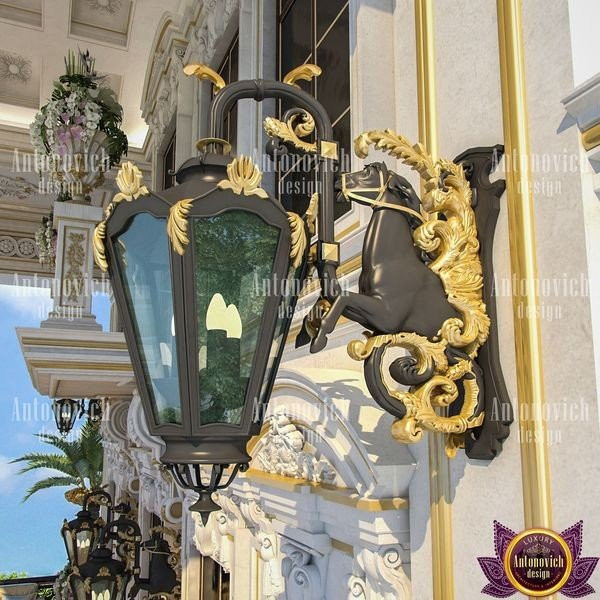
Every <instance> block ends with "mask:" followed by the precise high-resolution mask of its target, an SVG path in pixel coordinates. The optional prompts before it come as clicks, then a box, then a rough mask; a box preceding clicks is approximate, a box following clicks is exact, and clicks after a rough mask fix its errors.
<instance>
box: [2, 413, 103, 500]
mask: <svg viewBox="0 0 600 600" xmlns="http://www.w3.org/2000/svg"><path fill="white" fill-rule="evenodd" d="M37 437H38V438H39V439H40V440H41V441H43V442H45V443H47V444H49V445H51V446H53V447H54V448H56V449H57V450H59V451H60V453H48V454H46V453H43V452H31V453H29V454H25V455H24V456H21V457H19V458H16V459H14V460H13V461H11V462H13V463H27V464H26V465H25V466H24V467H23V468H22V469H21V470H20V471H19V473H27V472H29V471H34V470H36V469H53V470H55V471H58V472H59V473H62V475H60V476H55V477H48V478H46V479H43V480H41V481H38V482H37V483H36V484H34V485H33V486H32V487H31V488H30V489H29V490H28V491H27V493H26V495H25V498H24V500H27V499H28V498H30V497H31V495H32V494H35V493H36V492H37V491H39V490H43V489H46V488H49V487H54V486H61V485H75V486H78V487H88V485H87V482H89V487H90V488H98V487H100V485H101V483H102V462H103V455H104V449H103V447H102V436H101V434H100V426H99V424H94V423H91V422H89V421H88V422H87V423H86V424H85V425H84V426H83V427H82V428H81V431H80V434H79V437H78V439H76V440H73V441H68V440H66V439H64V438H62V437H59V436H57V435H53V434H46V433H44V434H38V436H37Z"/></svg>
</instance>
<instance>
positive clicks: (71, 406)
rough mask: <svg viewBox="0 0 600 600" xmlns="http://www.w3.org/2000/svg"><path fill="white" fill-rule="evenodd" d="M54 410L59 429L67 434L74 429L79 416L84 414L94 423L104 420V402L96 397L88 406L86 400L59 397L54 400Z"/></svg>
mask: <svg viewBox="0 0 600 600" xmlns="http://www.w3.org/2000/svg"><path fill="white" fill-rule="evenodd" d="M52 412H53V413H54V420H55V421H56V427H57V428H58V431H59V432H60V433H61V434H62V435H67V434H68V433H69V432H70V431H71V430H72V429H73V425H75V421H76V420H77V417H81V416H82V415H84V414H85V415H87V417H88V419H89V420H90V421H91V422H92V423H99V422H100V421H101V420H102V403H101V402H100V400H98V399H96V398H91V399H90V400H88V405H87V408H86V406H85V401H84V400H75V399H73V398H57V399H55V400H53V401H52Z"/></svg>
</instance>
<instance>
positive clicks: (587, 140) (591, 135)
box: [581, 123, 600, 150]
mask: <svg viewBox="0 0 600 600" xmlns="http://www.w3.org/2000/svg"><path fill="white" fill-rule="evenodd" d="M581 143H582V144H583V147H584V148H585V150H592V149H593V148H596V147H597V146H600V123H597V124H596V125H594V126H593V127H590V128H589V129H586V130H585V131H582V132H581Z"/></svg>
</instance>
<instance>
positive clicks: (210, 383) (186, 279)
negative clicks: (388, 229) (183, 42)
mask: <svg viewBox="0 0 600 600" xmlns="http://www.w3.org/2000/svg"><path fill="white" fill-rule="evenodd" d="M201 68H202V69H203V70H208V71H210V72H211V73H212V75H211V77H213V80H214V75H215V74H214V72H212V71H211V70H210V69H208V68H207V67H204V66H202V67H201ZM188 71H189V70H188ZM188 71H186V73H188V74H190V73H191V71H189V72H188ZM203 72H204V71H203ZM216 77H218V76H216ZM241 98H254V99H256V100H258V101H260V100H262V99H264V98H279V99H282V100H287V101H293V102H296V103H297V104H298V105H299V106H301V107H302V108H303V109H305V110H307V111H310V113H311V114H313V115H314V116H315V121H316V128H317V134H318V143H319V147H320V148H321V149H322V151H321V153H320V155H319V160H318V163H319V173H320V178H321V181H322V184H323V188H322V194H321V197H320V201H319V204H318V212H319V240H318V243H317V244H316V248H315V253H314V257H315V258H314V260H315V263H316V266H317V270H318V273H319V276H320V279H321V284H322V287H323V288H324V289H329V290H331V291H332V293H334V292H335V293H337V291H338V290H339V288H338V287H337V282H336V281H335V268H336V266H337V264H338V262H339V256H338V254H339V253H338V246H337V244H336V243H335V240H334V235H333V204H332V202H333V167H334V162H335V160H336V158H337V146H336V145H335V143H334V142H332V141H331V140H332V135H333V134H332V128H331V122H330V120H329V118H328V116H327V113H326V112H325V110H324V108H323V107H322V106H321V105H320V104H319V103H318V102H317V101H316V100H315V99H314V98H313V97H312V96H310V95H309V94H307V93H305V92H303V91H302V90H300V89H299V88H297V87H296V86H294V85H292V84H291V83H289V84H285V83H279V82H264V81H259V80H256V81H240V82H237V83H234V84H231V85H230V86H226V87H225V88H224V89H222V90H221V91H220V92H219V93H218V94H217V95H216V96H215V100H214V102H213V106H212V115H211V122H212V130H213V134H214V135H213V137H211V138H207V139H205V140H201V141H200V142H199V143H198V148H199V150H200V151H201V155H200V156H199V157H197V158H192V159H189V160H188V161H187V162H185V163H184V164H183V165H182V166H181V167H180V168H179V170H178V171H177V173H176V180H177V183H178V185H177V186H175V187H173V188H170V189H168V190H166V191H164V192H161V194H160V195H159V194H155V193H151V192H149V191H148V190H147V188H146V187H145V186H143V185H142V175H141V172H140V171H139V170H138V169H137V167H135V166H134V165H132V164H131V163H125V164H124V165H123V167H122V169H121V171H120V172H119V175H118V176H117V180H116V181H117V185H118V186H119V189H120V190H121V192H120V193H119V194H117V195H116V196H115V198H114V200H113V202H112V203H111V205H110V206H109V207H108V209H107V211H106V212H107V218H106V219H105V220H104V221H103V222H102V223H100V224H99V225H98V227H97V228H96V232H95V236H94V250H95V258H96V262H97V263H98V265H99V266H100V267H101V268H102V269H104V270H108V272H109V275H110V279H111V283H112V286H113V291H114V295H115V301H116V304H117V308H118V310H119V313H120V315H121V316H122V319H123V327H124V333H125V337H126V340H127V345H128V347H129V351H130V356H131V361H132V365H133V370H134V373H135V375H136V380H137V384H138V391H139V394H140V397H141V400H142V405H143V408H144V413H145V417H146V421H147V423H148V428H149V430H150V433H151V434H152V435H155V436H158V437H160V438H162V440H163V441H164V443H165V451H164V453H163V455H162V456H161V461H162V462H163V463H165V464H166V465H167V466H168V468H169V469H170V470H171V472H172V473H173V475H174V477H175V479H176V481H177V482H178V483H179V484H180V485H181V486H183V487H186V488H189V489H193V490H195V491H196V492H198V493H199V494H200V499H199V500H198V502H196V504H195V505H194V506H193V507H192V510H196V511H198V512H200V513H201V514H202V515H203V519H206V518H207V515H208V513H209V512H210V511H212V510H215V509H216V508H218V507H217V505H216V504H215V503H214V502H213V501H212V499H211V494H212V492H214V491H216V490H218V489H221V488H224V487H226V486H227V485H229V483H230V482H231V481H232V480H233V478H234V477H235V475H236V474H237V472H238V471H239V470H240V469H241V470H244V469H246V468H247V466H248V464H249V462H250V456H249V454H248V452H247V451H246V445H247V443H248V441H249V440H250V438H251V437H252V436H254V435H256V434H258V433H259V432H260V428H261V425H262V421H263V417H264V414H265V411H266V406H267V403H268V400H269V396H270V393H271V389H272V386H273V382H274V379H275V375H276V372H277V367H278V365H279V361H280V358H281V354H282V352H283V348H284V345H285V340H286V337H287V333H288V329H289V326H290V323H291V319H292V316H293V312H294V307H295V304H296V300H297V296H298V293H299V291H300V287H301V285H302V282H303V280H304V278H305V275H306V269H307V259H308V254H309V252H308V250H309V243H308V239H309V235H310V234H309V225H311V224H312V222H314V218H315V216H316V214H313V215H308V214H307V215H305V216H304V218H302V217H301V216H300V215H297V214H295V213H290V212H286V210H285V209H284V208H283V207H282V205H281V204H280V203H279V202H278V201H277V200H275V199H274V198H273V197H271V196H270V195H269V194H268V193H267V191H265V190H264V189H263V188H262V187H261V185H260V184H261V177H262V174H261V172H260V171H259V169H258V167H257V166H256V165H254V164H253V162H252V161H251V160H250V159H249V158H247V157H244V156H240V157H236V158H232V157H230V156H229V155H228V152H229V150H230V148H231V147H230V145H229V144H228V142H227V141H225V140H223V139H221V136H222V131H221V130H222V125H221V124H222V122H223V119H222V116H223V115H224V114H227V112H228V111H229V110H230V109H231V107H232V106H233V104H234V103H235V102H236V101H237V100H239V99H241ZM210 148H212V151H211V152H209V151H208V149H210ZM219 150H220V151H219ZM315 213H316V211H315Z"/></svg>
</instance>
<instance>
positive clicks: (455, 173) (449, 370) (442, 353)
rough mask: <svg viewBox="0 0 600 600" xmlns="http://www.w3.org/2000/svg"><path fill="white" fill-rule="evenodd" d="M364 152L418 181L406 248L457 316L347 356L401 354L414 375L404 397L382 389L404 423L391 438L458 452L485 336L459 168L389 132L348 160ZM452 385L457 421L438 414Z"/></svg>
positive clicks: (474, 422) (467, 190)
mask: <svg viewBox="0 0 600 600" xmlns="http://www.w3.org/2000/svg"><path fill="white" fill-rule="evenodd" d="M370 146H374V147H375V148H376V149H377V150H381V151H383V152H386V153H388V154H390V155H391V156H393V157H394V158H396V159H398V160H400V161H402V162H403V163H404V164H406V165H408V166H409V167H411V168H412V169H414V170H415V171H417V172H418V173H419V175H420V176H421V179H422V180H423V190H424V193H423V196H422V198H421V200H420V201H421V214H422V216H423V219H422V221H423V222H422V223H421V224H419V225H418V226H417V227H415V229H414V232H413V241H414V244H415V246H416V248H418V249H420V250H421V251H422V252H423V254H424V255H425V256H427V257H428V260H427V266H428V267H429V268H430V269H431V270H432V271H433V272H434V273H435V274H436V275H437V276H438V277H439V278H440V280H441V282H442V284H443V287H444V291H445V293H446V296H447V299H448V302H449V304H450V305H452V307H453V308H454V309H455V311H456V313H457V315H458V316H456V317H451V318H447V319H446V320H445V321H444V322H443V323H442V325H441V327H440V329H439V331H438V334H437V336H436V337H434V338H433V340H429V339H427V338H426V337H423V336H419V335H417V334H415V333H406V332H400V333H397V334H394V335H368V336H367V339H366V340H365V341H354V342H351V343H350V344H349V346H348V352H349V354H350V356H351V357H352V358H354V359H355V360H363V361H364V360H367V359H368V358H369V357H370V356H371V355H372V353H373V351H374V350H375V349H376V348H383V352H386V351H387V350H388V349H390V348H393V347H400V348H403V349H405V350H407V351H408V353H409V354H410V357H411V358H410V359H409V361H408V362H405V364H406V365H407V366H408V365H409V366H410V368H411V369H412V371H413V373H414V374H416V378H415V375H413V380H414V381H415V382H416V383H415V384H414V385H411V386H410V387H409V389H408V390H391V389H389V387H388V386H387V384H385V386H386V388H387V391H388V393H389V394H390V396H392V397H393V398H395V399H397V400H398V402H400V403H401V404H402V405H404V407H405V408H406V414H405V416H404V417H403V418H400V419H398V420H397V421H396V422H395V423H394V425H393V428H392V434H393V436H394V437H395V438H396V439H397V440H399V441H402V442H415V441H418V440H419V439H421V437H422V435H423V430H425V429H427V430H430V431H435V432H440V433H443V434H446V435H447V443H446V451H447V453H448V454H449V455H450V456H453V455H454V454H455V453H456V450H457V448H458V447H461V446H462V445H463V440H462V436H463V434H464V433H465V432H466V431H467V430H468V429H472V428H475V427H479V426H480V425H481V424H482V422H483V419H484V413H483V412H482V411H480V410H479V407H480V402H479V396H480V388H479V384H478V380H479V379H478V377H477V373H476V372H475V371H476V369H478V368H479V367H478V366H477V365H476V363H475V360H474V359H475V358H476V356H477V353H478V350H479V348H480V347H481V346H482V344H484V343H485V341H486V340H487V338H488V335H489V331H490V319H489V316H488V314H487V312H486V306H485V303H484V300H483V270H482V265H481V260H480V256H479V241H478V238H477V227H476V220H475V214H474V211H473V209H472V206H471V202H472V191H471V187H470V184H469V181H468V179H467V177H466V174H465V171H464V169H463V166H462V165H460V164H456V163H454V162H452V161H449V160H445V159H439V160H437V161H435V160H434V159H433V158H432V156H431V155H430V154H429V153H428V152H427V151H426V150H425V148H424V147H423V146H422V145H421V144H415V145H413V144H411V143H410V142H409V141H408V140H407V139H406V138H404V137H403V136H401V135H398V134H396V133H394V132H393V131H391V130H389V129H386V130H384V131H370V132H367V133H363V134H362V135H360V136H359V137H358V138H357V139H356V141H355V151H356V154H357V155H358V156H359V157H361V158H365V157H366V156H367V154H368V151H369V147H370ZM449 356H451V357H452V361H449ZM419 377H421V379H419ZM459 381H460V382H461V384H462V388H463V393H462V404H461V408H460V410H459V411H454V412H456V413H457V414H451V415H450V416H446V415H445V414H444V413H443V410H444V409H445V408H446V407H449V406H450V405H451V404H452V403H453V402H454V401H455V400H456V399H457V398H459V397H460V396H461V394H460V393H459V389H458V387H457V382H459Z"/></svg>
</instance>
